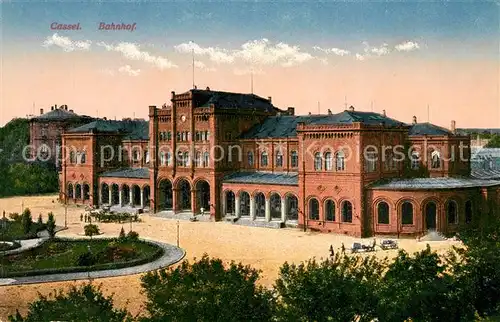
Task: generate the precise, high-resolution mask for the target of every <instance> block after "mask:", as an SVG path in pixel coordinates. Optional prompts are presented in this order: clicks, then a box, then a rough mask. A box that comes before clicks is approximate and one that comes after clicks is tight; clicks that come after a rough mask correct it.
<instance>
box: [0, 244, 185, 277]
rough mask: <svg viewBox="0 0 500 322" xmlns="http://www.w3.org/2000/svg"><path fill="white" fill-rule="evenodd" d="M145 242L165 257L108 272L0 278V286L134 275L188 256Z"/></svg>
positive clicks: (177, 249) (171, 246) (166, 245)
mask: <svg viewBox="0 0 500 322" xmlns="http://www.w3.org/2000/svg"><path fill="white" fill-rule="evenodd" d="M145 240H146V241H148V242H151V243H153V244H156V245H158V246H160V247H161V248H163V250H164V251H165V252H164V254H163V256H162V257H160V258H158V259H157V260H155V261H153V262H151V263H146V264H142V265H139V266H132V267H125V268H118V269H108V270H102V271H93V272H78V273H62V274H47V275H38V276H22V277H12V278H0V286H2V285H20V284H35V283H46V282H61V281H73V280H75V281H76V280H84V279H94V278H103V277H114V276H123V275H134V274H140V273H145V272H149V271H153V270H157V269H160V268H165V267H168V266H170V265H172V264H175V263H177V262H179V261H180V260H182V259H183V258H184V256H185V255H186V253H185V252H184V250H183V249H182V248H179V247H176V246H173V245H170V244H165V243H161V242H157V241H154V240H150V239H145Z"/></svg>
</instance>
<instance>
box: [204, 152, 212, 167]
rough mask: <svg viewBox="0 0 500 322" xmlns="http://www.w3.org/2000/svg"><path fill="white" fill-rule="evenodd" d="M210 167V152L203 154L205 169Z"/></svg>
mask: <svg viewBox="0 0 500 322" xmlns="http://www.w3.org/2000/svg"><path fill="white" fill-rule="evenodd" d="M209 165H210V155H209V154H208V152H205V153H203V167H204V168H206V167H208V166H209Z"/></svg>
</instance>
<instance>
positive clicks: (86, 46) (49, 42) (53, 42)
mask: <svg viewBox="0 0 500 322" xmlns="http://www.w3.org/2000/svg"><path fill="white" fill-rule="evenodd" d="M91 44H92V42H91V41H90V40H84V41H74V40H71V39H70V38H68V37H64V36H59V35H58V34H57V33H55V34H53V35H52V36H49V37H47V38H46V39H45V40H44V42H43V45H42V46H43V47H47V48H48V47H51V46H58V47H61V48H62V49H63V50H64V51H65V52H72V51H75V50H90V45H91Z"/></svg>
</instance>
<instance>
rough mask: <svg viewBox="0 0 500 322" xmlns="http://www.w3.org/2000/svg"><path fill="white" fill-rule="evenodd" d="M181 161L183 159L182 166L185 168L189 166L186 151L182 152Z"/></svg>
mask: <svg viewBox="0 0 500 322" xmlns="http://www.w3.org/2000/svg"><path fill="white" fill-rule="evenodd" d="M182 159H183V165H184V166H185V167H187V166H189V164H190V160H189V152H187V151H186V152H184V155H183V158H182Z"/></svg>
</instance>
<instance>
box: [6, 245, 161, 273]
mask: <svg viewBox="0 0 500 322" xmlns="http://www.w3.org/2000/svg"><path fill="white" fill-rule="evenodd" d="M102 240H104V241H106V240H107V241H110V242H112V241H117V239H116V238H99V241H102ZM54 241H58V242H73V243H74V242H82V243H88V242H89V240H88V239H71V238H56V239H55V240H54ZM137 242H139V243H145V244H149V245H152V246H156V247H157V248H158V249H157V250H156V252H154V253H153V254H152V255H151V256H149V257H142V258H136V259H134V260H131V261H128V262H118V263H107V264H100V265H94V266H89V267H85V266H84V267H82V266H73V267H61V268H49V269H40V270H30V271H17V272H6V273H4V275H3V276H2V277H3V278H8V277H25V276H40V275H48V274H64V273H83V272H88V271H90V272H95V271H103V270H110V269H120V268H126V267H132V266H139V265H142V264H146V263H150V262H153V261H155V260H157V259H158V258H160V257H161V256H163V254H164V252H165V251H164V249H163V248H162V247H161V246H159V245H158V244H156V243H154V242H150V241H147V240H138V241H137ZM37 247H40V246H37ZM37 247H35V248H37ZM0 260H1V256H0Z"/></svg>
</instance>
